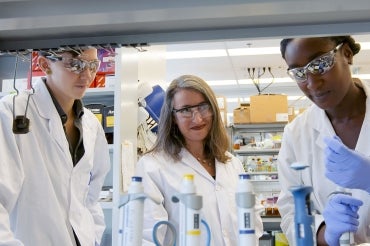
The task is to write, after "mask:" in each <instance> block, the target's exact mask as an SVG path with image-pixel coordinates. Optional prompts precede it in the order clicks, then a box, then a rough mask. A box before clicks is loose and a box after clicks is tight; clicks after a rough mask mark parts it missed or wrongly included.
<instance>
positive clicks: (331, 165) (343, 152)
mask: <svg viewBox="0 0 370 246" xmlns="http://www.w3.org/2000/svg"><path fill="white" fill-rule="evenodd" d="M324 142H325V143H326V145H327V147H326V148H325V165H326V172H325V175H326V177H327V178H328V179H330V180H331V181H333V182H334V183H336V184H337V185H339V186H341V187H344V188H351V189H362V190H365V191H367V192H369V193H370V182H369V173H370V158H369V157H366V156H364V155H362V154H361V153H359V152H356V151H354V150H351V149H349V148H348V147H347V146H345V145H344V144H343V143H342V141H341V140H340V139H339V137H337V136H335V137H333V138H324Z"/></svg>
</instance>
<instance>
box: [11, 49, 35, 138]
mask: <svg viewBox="0 0 370 246" xmlns="http://www.w3.org/2000/svg"><path fill="white" fill-rule="evenodd" d="M31 56H32V52H31ZM18 57H19V55H18V53H17V55H16V60H15V67H14V78H13V88H14V90H15V91H16V95H14V96H13V126H12V130H13V133H14V134H26V133H28V132H29V131H30V120H29V119H28V118H27V110H28V105H29V101H30V98H31V95H33V94H34V92H35V91H34V89H33V87H32V62H30V66H31V70H30V71H31V73H30V76H29V77H30V82H29V85H30V87H31V89H32V92H28V97H27V104H26V109H25V112H24V115H16V113H15V98H16V97H17V96H18V95H19V91H18V89H17V88H16V86H15V81H16V78H17V67H18ZM31 60H32V57H31Z"/></svg>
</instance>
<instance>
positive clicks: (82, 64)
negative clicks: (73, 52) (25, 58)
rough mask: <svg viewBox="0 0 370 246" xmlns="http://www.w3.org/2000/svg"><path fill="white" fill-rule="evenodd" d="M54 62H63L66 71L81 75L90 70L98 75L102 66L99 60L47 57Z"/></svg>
mask: <svg viewBox="0 0 370 246" xmlns="http://www.w3.org/2000/svg"><path fill="white" fill-rule="evenodd" d="M47 58H48V59H50V60H52V61H61V62H62V63H63V65H64V67H65V68H66V69H68V70H69V71H71V72H73V73H76V74H79V73H82V72H83V71H84V70H85V69H86V68H88V69H89V70H90V71H91V72H92V73H96V72H97V71H98V69H99V66H100V61H99V60H92V61H86V60H83V59H79V58H68V57H63V56H47Z"/></svg>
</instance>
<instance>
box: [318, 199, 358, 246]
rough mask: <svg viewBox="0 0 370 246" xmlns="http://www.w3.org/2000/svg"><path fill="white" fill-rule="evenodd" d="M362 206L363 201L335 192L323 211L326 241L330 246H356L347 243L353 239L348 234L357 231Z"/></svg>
mask: <svg viewBox="0 0 370 246" xmlns="http://www.w3.org/2000/svg"><path fill="white" fill-rule="evenodd" d="M362 204H363V202H362V201H361V200H358V199H356V198H354V197H351V196H350V195H348V194H343V193H342V192H333V194H332V195H331V198H330V199H329V202H328V203H327V205H326V207H325V209H324V211H323V216H324V218H325V223H326V229H325V240H326V242H327V243H328V244H329V245H338V243H340V245H355V244H354V243H353V242H347V239H351V238H350V235H349V234H348V232H349V231H356V230H357V228H358V224H359V223H358V214H357V212H358V210H359V207H360V206H361V205H362ZM343 234H344V236H343ZM350 243H352V244H350Z"/></svg>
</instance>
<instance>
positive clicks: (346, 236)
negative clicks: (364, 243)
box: [336, 186, 355, 246]
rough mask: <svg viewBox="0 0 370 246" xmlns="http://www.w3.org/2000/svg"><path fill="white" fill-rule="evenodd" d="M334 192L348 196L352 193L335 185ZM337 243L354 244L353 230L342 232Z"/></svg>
mask: <svg viewBox="0 0 370 246" xmlns="http://www.w3.org/2000/svg"><path fill="white" fill-rule="evenodd" d="M336 192H338V193H343V194H347V195H349V196H351V195H352V193H350V192H348V191H347V189H346V188H343V187H340V186H338V187H337V191H336ZM339 245H340V246H354V245H355V238H354V236H353V232H350V231H348V232H345V233H343V234H342V236H341V237H340V238H339Z"/></svg>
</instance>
